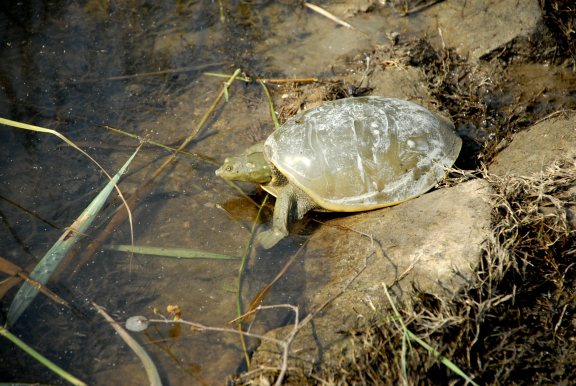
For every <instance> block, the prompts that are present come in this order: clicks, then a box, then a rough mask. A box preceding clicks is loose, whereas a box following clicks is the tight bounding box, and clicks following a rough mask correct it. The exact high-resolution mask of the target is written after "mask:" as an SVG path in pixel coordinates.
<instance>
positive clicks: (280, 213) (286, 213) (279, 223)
mask: <svg viewBox="0 0 576 386" xmlns="http://www.w3.org/2000/svg"><path fill="white" fill-rule="evenodd" d="M317 207H318V205H317V204H316V203H315V202H314V201H312V200H311V199H310V197H308V195H307V194H306V193H304V192H302V191H301V190H300V189H299V188H297V187H295V186H294V185H292V184H288V185H286V186H285V187H284V188H283V189H282V190H281V191H280V194H279V195H278V197H277V198H276V205H275V206H274V223H273V225H272V229H270V230H268V231H266V232H262V233H260V234H259V235H258V238H257V240H258V242H260V245H262V247H263V248H264V249H270V248H272V247H273V246H274V245H276V244H277V243H278V241H280V240H282V239H283V238H284V237H286V236H288V229H289V227H290V226H291V225H292V223H293V222H294V221H298V220H301V219H302V218H303V217H304V215H305V214H306V213H307V212H308V211H310V210H312V209H314V208H317Z"/></svg>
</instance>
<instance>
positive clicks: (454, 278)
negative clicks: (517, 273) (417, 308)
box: [252, 180, 491, 368]
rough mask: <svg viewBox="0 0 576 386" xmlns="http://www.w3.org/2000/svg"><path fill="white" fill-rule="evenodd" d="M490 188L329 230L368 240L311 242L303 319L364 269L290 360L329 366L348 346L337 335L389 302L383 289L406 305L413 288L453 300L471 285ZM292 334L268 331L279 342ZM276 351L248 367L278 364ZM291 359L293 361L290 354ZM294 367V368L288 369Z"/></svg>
mask: <svg viewBox="0 0 576 386" xmlns="http://www.w3.org/2000/svg"><path fill="white" fill-rule="evenodd" d="M490 192H491V189H490V187H489V185H488V184H487V183H486V182H485V181H483V180H473V181H469V182H466V183H463V184H460V185H458V186H455V187H452V188H446V189H439V190H436V191H434V192H431V193H428V194H424V195H423V196H420V197H418V198H416V199H414V200H411V201H408V202H405V203H402V204H400V205H397V206H393V207H389V208H384V209H380V210H375V211H372V212H365V213H360V214H355V215H351V216H348V217H340V218H336V219H333V220H330V221H329V222H328V224H329V225H342V226H346V227H349V228H352V229H354V230H356V231H359V232H363V233H366V234H371V235H372V237H373V239H374V250H373V249H372V246H371V241H370V239H369V238H368V237H366V236H362V235H360V234H358V233H355V232H352V231H350V230H345V229H341V228H334V227H331V226H322V227H320V228H319V229H318V230H317V231H316V232H315V233H314V234H313V235H312V236H311V238H310V241H309V243H308V245H307V249H306V254H305V256H304V258H303V263H304V269H303V271H304V272H306V275H307V283H308V285H307V289H306V291H305V293H308V294H311V295H310V297H309V298H308V299H304V300H303V302H302V303H305V304H306V306H305V307H306V309H305V310H304V311H307V312H309V311H310V310H313V309H315V308H316V307H318V306H319V305H320V304H322V303H324V302H325V301H326V299H328V298H330V296H331V295H332V294H334V293H336V292H338V291H340V290H341V289H342V288H343V287H344V286H345V285H346V283H347V282H348V281H349V280H350V278H352V277H353V275H354V274H355V272H356V271H357V270H359V269H360V268H361V267H362V265H363V261H364V259H365V257H366V256H368V255H370V254H371V253H372V251H374V253H373V254H372V255H370V257H369V258H368V260H367V268H366V270H365V271H364V272H362V274H361V275H360V276H359V277H358V278H356V280H355V281H354V282H352V284H351V285H350V287H349V288H348V289H347V290H346V292H345V293H344V294H342V295H341V296H340V297H339V298H337V299H336V300H335V301H334V302H332V303H331V304H330V305H329V306H328V307H327V308H326V309H325V310H323V311H322V313H321V315H322V316H320V317H317V318H315V319H314V320H313V321H312V322H311V323H309V324H308V325H307V326H306V327H305V328H304V329H303V330H302V331H301V332H300V333H299V334H298V336H297V338H296V340H295V341H294V343H293V346H292V350H291V352H292V353H293V355H292V357H293V358H294V359H293V360H294V361H296V362H297V364H298V365H301V366H305V367H308V368H309V367H310V366H311V365H312V364H313V363H317V362H318V361H322V362H326V361H329V360H330V358H331V357H332V356H333V355H335V354H337V353H338V352H340V351H341V350H342V349H343V347H345V346H346V339H345V338H342V336H341V335H339V334H338V333H337V332H336V331H339V330H346V329H349V328H352V327H353V326H354V325H355V324H356V323H357V322H358V320H361V319H362V318H363V317H364V315H368V314H369V313H371V312H372V311H371V310H372V309H373V308H372V307H373V306H375V307H378V306H379V304H381V303H383V302H387V300H385V299H386V295H385V293H384V291H383V288H382V284H383V283H384V284H386V285H387V286H389V287H391V293H392V294H393V296H394V297H395V299H396V301H398V302H408V301H409V299H410V296H409V295H410V293H412V292H413V288H414V287H417V288H418V289H419V290H422V291H426V292H433V293H435V294H438V295H440V296H442V295H443V296H447V297H451V296H454V295H455V294H456V293H458V292H459V291H461V290H462V289H463V288H464V287H466V285H467V284H468V283H469V282H471V281H473V280H474V278H475V274H474V270H475V268H476V267H477V265H478V263H479V260H480V258H481V256H482V250H483V249H482V248H483V245H484V242H485V240H486V238H487V235H488V232H489V229H490V218H491V215H490V213H491V209H490V203H489V198H490ZM291 329H292V326H287V327H282V328H280V329H277V330H274V331H271V332H270V333H269V334H270V336H274V337H283V336H286V334H287V333H288V332H289V331H290V330H291ZM279 352H281V350H280V348H279V347H276V345H275V344H270V343H266V342H265V343H263V344H262V346H261V347H260V348H258V349H257V350H256V352H255V353H254V356H253V359H252V364H253V366H254V365H270V364H272V363H276V364H277V363H278V358H279V357H278V355H277V354H278V353H279ZM294 353H296V354H294ZM293 364H295V363H293Z"/></svg>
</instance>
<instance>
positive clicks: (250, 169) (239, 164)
mask: <svg viewBox="0 0 576 386" xmlns="http://www.w3.org/2000/svg"><path fill="white" fill-rule="evenodd" d="M216 175H217V176H218V177H222V178H224V179H225V180H230V181H246V182H254V183H258V184H265V183H268V182H270V181H271V180H272V170H270V165H269V164H268V162H267V161H266V158H264V153H260V152H256V153H252V154H248V155H246V154H243V155H241V156H238V157H232V158H226V159H225V160H224V164H223V165H222V166H221V167H220V169H218V170H216Z"/></svg>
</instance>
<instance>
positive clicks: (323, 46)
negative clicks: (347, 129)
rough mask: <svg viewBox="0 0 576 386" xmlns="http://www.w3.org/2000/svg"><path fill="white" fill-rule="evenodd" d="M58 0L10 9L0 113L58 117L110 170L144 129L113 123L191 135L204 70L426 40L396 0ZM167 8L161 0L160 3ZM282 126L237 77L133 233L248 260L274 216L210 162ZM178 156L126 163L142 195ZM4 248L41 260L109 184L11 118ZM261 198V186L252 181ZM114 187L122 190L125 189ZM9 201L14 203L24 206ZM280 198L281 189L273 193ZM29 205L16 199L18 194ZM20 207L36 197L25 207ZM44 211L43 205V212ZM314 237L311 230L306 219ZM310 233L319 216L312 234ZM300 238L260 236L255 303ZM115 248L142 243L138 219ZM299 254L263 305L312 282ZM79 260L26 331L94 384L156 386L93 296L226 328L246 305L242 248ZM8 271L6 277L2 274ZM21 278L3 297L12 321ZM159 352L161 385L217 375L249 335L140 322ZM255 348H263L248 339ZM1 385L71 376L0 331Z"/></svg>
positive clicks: (252, 290)
mask: <svg viewBox="0 0 576 386" xmlns="http://www.w3.org/2000/svg"><path fill="white" fill-rule="evenodd" d="M158 3H159V4H152V3H142V2H140V1H125V2H108V1H99V0H93V1H88V2H77V1H56V2H53V3H50V4H44V3H34V4H32V5H28V4H24V3H16V4H14V5H10V6H5V9H4V12H3V13H2V14H1V15H0V43H1V47H0V56H1V58H2V61H1V63H0V82H1V87H2V88H1V90H0V91H1V92H0V116H1V117H4V118H8V119H12V120H16V121H20V122H25V123H29V124H34V125H37V126H41V127H46V128H50V129H55V130H58V131H59V132H60V133H62V134H64V135H65V136H67V137H68V138H69V139H70V140H72V141H74V142H76V143H78V144H79V145H80V146H81V147H82V148H84V149H87V151H88V153H89V154H90V155H91V156H92V157H94V158H95V159H96V160H97V161H98V162H99V163H100V164H101V165H102V166H103V167H104V168H106V170H107V171H108V172H109V173H112V172H115V171H116V170H117V169H118V168H119V167H120V166H121V165H122V164H123V163H124V162H125V160H126V159H127V157H129V155H130V154H131V152H132V151H133V149H134V148H135V147H136V146H137V144H138V141H137V140H135V139H131V138H128V137H126V136H123V135H121V134H118V133H116V132H112V131H110V130H108V129H107V127H113V128H117V129H120V130H123V131H126V132H129V133H133V134H136V135H139V136H144V135H148V136H149V139H150V140H153V141H157V142H160V143H165V144H178V143H179V142H181V141H182V140H183V139H184V138H186V137H187V136H188V135H190V133H191V132H192V131H193V130H194V129H195V127H196V126H197V125H198V123H199V122H200V120H201V119H202V117H203V116H204V114H205V113H206V112H207V111H208V109H209V107H210V105H211V104H212V103H213V101H214V100H215V98H216V96H217V95H218V93H219V92H220V89H221V87H222V79H221V78H214V77H208V76H204V75H203V73H204V72H205V71H211V72H219V73H227V74H231V73H232V72H233V71H234V69H235V68H238V67H241V68H242V69H243V70H245V71H246V72H248V73H249V74H250V75H251V76H262V77H270V78H271V77H281V78H285V77H311V76H317V77H324V76H331V75H332V71H333V70H334V68H335V67H336V68H338V67H339V66H341V67H342V68H341V69H343V68H344V67H345V66H346V63H345V62H344V61H342V60H341V58H342V55H344V54H348V53H354V52H357V51H358V50H359V49H361V48H363V47H368V46H370V45H371V44H385V43H386V42H387V37H386V36H387V33H390V32H402V33H409V34H415V36H421V35H424V34H427V33H428V32H429V31H428V29H429V27H426V26H425V24H423V23H422V22H421V21H420V20H419V19H418V17H412V18H403V17H400V16H399V15H398V13H397V12H395V11H394V10H393V9H392V8H386V7H384V8H382V9H379V10H376V11H374V12H371V13H360V14H358V15H357V16H356V17H354V19H353V21H352V23H355V24H356V26H358V27H361V29H362V31H363V33H359V32H357V31H353V30H349V29H346V28H344V27H341V26H338V25H336V24H335V23H334V22H332V21H330V20H328V19H326V18H324V17H322V16H319V15H317V14H315V13H313V12H312V11H310V10H308V9H306V8H301V7H298V6H290V5H289V4H283V3H280V2H270V3H269V4H264V3H252V2H245V3H242V4H237V3H233V2H227V4H226V2H224V3H225V4H226V8H225V9H224V12H223V15H224V20H222V19H221V13H220V9H219V6H218V2H209V1H190V2H186V1H177V2H158ZM160 4H161V5H160ZM272 130H273V125H272V123H271V119H270V115H269V110H268V107H267V104H266V101H265V97H264V94H263V92H262V89H261V86H260V85H257V84H244V83H242V82H241V81H237V82H236V83H234V85H233V86H232V87H231V90H230V100H229V102H228V103H225V104H224V103H222V102H221V103H220V105H219V106H218V107H217V108H216V110H215V113H214V114H213V115H212V116H211V117H210V118H209V119H208V120H207V122H206V124H205V125H204V126H203V127H202V129H201V130H200V131H199V132H198V136H197V137H196V138H195V140H194V141H193V142H192V143H191V144H190V145H189V146H188V147H187V150H188V151H190V152H193V153H196V154H198V155H199V156H200V158H198V157H190V156H186V155H181V156H179V157H178V158H177V159H176V161H175V162H174V163H173V164H172V165H171V166H170V167H168V168H167V169H166V170H165V171H164V172H163V173H162V174H161V175H160V177H159V178H158V179H157V181H156V183H155V185H154V188H153V189H152V191H151V192H150V194H149V197H148V198H147V199H146V201H145V202H144V203H143V204H142V205H141V206H139V207H138V208H137V209H136V210H135V211H134V219H135V220H134V243H135V244H136V245H141V246H150V247H172V248H192V249H201V250H204V251H209V252H216V253H220V254H226V255H229V256H243V255H244V251H245V249H246V245H247V244H248V243H249V240H250V229H252V226H253V224H254V222H255V221H257V230H258V231H259V230H263V229H265V228H266V227H267V226H268V225H269V223H270V220H271V218H270V217H271V210H272V206H271V205H270V204H267V205H266V206H265V207H264V209H263V211H262V216H261V217H260V218H259V219H258V220H257V214H258V207H257V206H256V205H255V204H254V203H252V202H251V201H250V200H248V199H246V198H244V197H242V196H241V195H240V193H239V192H238V191H237V190H235V189H233V188H231V187H230V186H229V185H228V184H226V183H224V182H223V181H221V180H219V179H217V178H216V177H215V176H214V170H215V169H216V166H215V162H216V163H217V162H218V161H221V160H222V159H223V158H224V157H226V156H228V155H231V154H236V153H239V152H241V151H242V150H243V149H245V148H246V147H248V146H250V145H252V144H254V143H255V142H258V141H261V140H263V139H264V138H266V136H267V135H268V134H269V133H270V132H271V131H272ZM170 154H171V153H170V152H168V151H167V150H164V149H161V148H159V147H155V146H151V145H146V146H145V147H144V148H143V149H142V150H141V151H140V153H139V154H138V156H137V158H136V160H135V161H134V162H133V164H132V165H131V166H130V169H129V171H128V172H127V173H126V174H125V175H124V176H123V179H122V180H121V183H120V187H121V189H122V190H123V191H124V192H125V193H128V194H130V193H131V192H133V191H134V190H135V189H136V187H137V186H138V185H139V184H140V183H141V182H142V181H143V180H144V179H145V178H146V177H148V176H150V175H151V174H152V173H154V171H155V170H156V169H157V168H158V167H159V166H160V165H161V164H162V163H163V162H164V161H165V160H166V158H167V157H168V156H169V155H170ZM0 175H1V176H2V180H1V183H0V196H2V197H1V198H0V211H1V213H0V217H1V218H2V222H3V224H2V225H1V226H0V240H1V241H0V245H1V246H2V248H1V256H2V257H4V258H6V259H8V260H10V261H11V262H13V263H14V264H17V265H18V266H20V267H28V266H33V265H34V264H35V262H36V261H38V260H39V259H41V258H42V256H43V255H44V254H45V253H46V252H47V250H48V249H49V248H50V246H51V245H52V243H54V242H55V241H56V240H57V239H58V237H59V236H60V235H61V234H62V233H63V231H64V228H65V227H66V226H69V225H70V224H71V223H72V222H73V221H74V220H75V218H76V217H77V216H78V215H79V214H80V213H81V211H82V210H83V209H84V208H85V207H86V206H87V205H88V204H89V203H90V201H91V200H92V199H93V198H94V197H95V196H96V194H97V192H98V191H99V190H100V189H101V188H102V187H103V186H104V185H105V184H106V183H107V179H106V178H105V177H104V176H103V174H102V173H101V172H99V171H98V170H97V168H96V166H95V165H94V164H92V163H91V162H90V161H89V160H88V159H87V158H86V157H85V156H83V155H81V154H80V153H78V152H77V151H75V150H73V149H72V148H70V147H69V146H67V145H63V142H62V141H61V140H59V139H57V138H56V137H54V136H50V135H47V134H38V133H32V132H27V131H23V130H20V129H12V128H7V127H3V128H2V129H1V130H0ZM239 185H240V186H241V188H242V189H243V190H244V192H245V193H246V194H247V195H248V196H249V197H250V199H251V200H253V201H255V202H256V203H258V204H260V203H262V201H263V199H264V194H263V193H262V192H261V191H259V190H258V189H256V188H255V187H254V186H252V185H250V184H239ZM114 196H115V195H114V194H113V195H112V197H111V198H110V201H112V200H113V199H114ZM11 202H12V203H11ZM269 203H270V201H269ZM15 204H17V205H15ZM118 205H119V204H118V203H117V202H116V201H114V202H113V203H112V204H111V205H109V206H108V207H107V208H106V209H105V210H104V212H103V213H102V214H101V216H100V218H99V219H98V220H97V221H96V224H97V225H101V226H100V227H99V228H98V229H95V227H93V228H92V229H90V230H89V232H88V235H89V237H88V238H86V239H85V240H84V241H83V242H82V245H81V248H79V250H78V251H77V254H78V256H81V255H82V252H83V250H85V249H86V247H87V245H88V244H89V243H90V241H91V239H93V238H95V237H97V236H98V234H99V233H100V231H101V230H102V228H103V227H104V226H105V225H106V224H107V220H108V219H109V218H111V217H112V216H113V215H114V214H115V210H116V209H117V208H118ZM24 209H25V210H24ZM32 213H33V214H34V215H32ZM300 228H301V229H303V230H302V232H301V233H304V234H305V233H309V232H310V229H312V228H310V227H308V228H307V225H306V224H304V225H300ZM306 229H308V230H306ZM303 240H305V237H304V236H298V235H294V236H291V237H289V238H287V239H286V240H285V241H283V242H281V243H280V244H279V246H277V247H275V248H273V249H272V250H271V251H263V250H262V249H259V248H256V249H254V248H252V246H251V247H250V248H249V249H248V254H247V256H246V258H247V260H246V265H245V267H244V271H243V273H242V278H241V284H240V288H239V291H240V297H239V298H240V302H239V307H240V309H241V310H243V311H245V310H247V309H248V307H249V306H250V303H251V302H252V301H253V299H254V298H255V297H256V295H257V294H258V293H259V291H261V290H262V289H263V288H264V287H265V286H266V285H267V284H268V283H270V282H271V280H272V279H273V278H274V277H275V276H276V274H277V273H278V272H279V271H280V270H281V269H282V267H283V266H284V264H285V263H286V262H287V261H288V260H289V259H290V257H291V256H292V255H293V254H294V253H295V252H296V251H297V249H298V248H299V246H300V245H301V243H302V242H303ZM107 242H108V243H111V244H129V243H130V229H129V227H128V226H127V224H124V225H122V226H121V227H120V228H118V229H117V230H116V231H115V232H114V234H113V236H112V238H111V239H110V240H109V241H107ZM304 258H305V255H302V256H301V258H299V259H296V261H295V263H294V264H293V265H292V266H291V267H290V268H289V270H288V271H287V272H286V274H285V275H284V276H283V277H282V279H281V280H280V281H278V282H277V283H276V284H275V285H274V289H273V291H272V292H271V293H270V294H269V295H268V297H267V298H266V299H265V303H266V304H280V303H291V304H298V305H300V306H301V307H302V308H303V309H304V310H305V311H306V304H301V302H300V299H301V297H302V294H303V293H304V291H305V290H306V288H307V285H308V283H307V281H306V273H305V272H303V270H302V268H301V267H302V265H301V264H299V261H300V262H301V261H302V259H304ZM78 261H79V257H76V258H75V260H74V261H72V263H71V264H70V266H69V267H68V268H67V269H65V270H64V272H63V273H62V274H60V275H59V276H58V278H56V279H54V280H53V281H52V282H51V283H49V287H50V288H51V289H52V290H53V291H54V292H56V293H58V294H59V295H60V296H62V297H63V298H65V299H66V300H67V301H69V302H70V303H71V304H72V305H73V306H74V308H73V310H72V311H70V310H67V309H62V308H61V307H59V306H56V305H54V304H53V303H52V302H51V301H50V300H47V299H46V298H45V297H43V296H39V297H38V298H37V299H36V300H35V301H34V302H33V303H32V305H31V307H30V308H29V309H28V310H27V311H26V312H25V313H24V315H23V316H22V317H21V319H20V320H19V321H18V322H17V323H16V325H15V326H14V328H13V332H14V333H15V334H16V335H17V336H19V337H20V338H21V339H22V340H24V341H25V342H27V343H28V344H30V345H32V346H33V347H34V348H35V349H36V350H37V351H39V352H40V353H42V354H43V355H45V356H46V357H47V358H49V359H50V360H52V361H53V362H55V363H56V364H57V365H59V366H61V367H63V368H64V369H66V370H68V371H70V372H71V373H72V374H74V375H76V376H77V377H79V378H81V379H83V380H85V381H88V382H89V383H90V384H107V385H111V384H119V385H120V384H126V383H145V382H146V378H145V373H144V371H143V369H142V365H141V363H140V362H139V360H138V359H137V357H136V356H135V355H134V354H133V353H132V351H131V350H130V349H129V348H128V347H127V345H126V344H125V343H124V342H123V341H122V340H121V339H120V338H119V337H118V336H117V335H116V334H115V333H114V331H113V329H112V328H111V327H110V326H108V325H107V324H106V323H105V322H104V321H103V319H102V318H101V317H99V316H98V315H97V314H96V313H95V311H94V309H93V308H92V307H91V302H96V303H98V304H99V305H101V306H103V307H105V309H106V310H107V312H108V313H109V314H111V315H112V316H113V317H114V318H115V319H116V320H118V321H121V322H123V321H125V320H126V319H127V318H128V317H129V316H133V315H144V316H147V317H153V310H154V309H158V310H159V312H161V313H163V314H166V312H165V310H166V307H167V306H168V305H178V306H179V307H180V309H181V310H182V317H183V318H184V319H187V320H190V321H195V322H199V323H204V324H207V325H215V326H220V325H222V324H224V323H225V322H226V321H228V320H231V319H233V318H235V317H236V316H237V314H238V304H237V300H236V294H235V293H234V292H233V291H234V288H236V287H237V283H238V273H239V269H240V262H239V261H238V260H211V259H195V260H187V259H176V258H167V257H154V256H147V255H142V254H136V255H134V258H133V259H131V258H130V256H129V255H128V254H125V253H120V252H110V251H107V250H105V249H102V250H100V251H99V252H98V253H97V254H96V255H95V256H94V257H93V258H92V259H91V260H90V261H89V262H88V264H86V265H85V266H84V267H83V268H82V269H81V270H80V272H79V273H78V274H77V275H76V276H75V277H74V278H70V277H69V276H70V274H71V272H72V270H73V267H74V266H75V265H76V264H78ZM4 277H5V276H2V279H3V278H4ZM15 291H16V290H15V289H12V290H11V291H9V292H8V293H7V294H6V295H5V296H4V298H3V299H2V303H1V311H2V316H1V320H0V322H2V323H4V322H5V317H6V313H7V310H8V308H9V306H10V302H11V299H12V298H13V297H14V295H15ZM291 320H292V319H291V315H290V314H288V313H286V312H284V311H280V310H279V311H274V312H269V313H267V314H263V313H262V314H260V315H259V316H258V318H257V319H256V320H255V322H254V323H253V324H252V325H251V331H253V332H255V333H263V332H265V331H267V330H269V329H271V328H275V327H278V326H281V325H283V324H287V323H290V322H291ZM132 335H133V336H134V337H135V338H136V339H137V340H138V341H139V342H140V343H141V344H142V345H143V347H144V348H145V349H146V350H147V352H148V353H149V354H150V355H151V357H152V359H153V360H154V362H155V363H156V365H157V367H158V369H159V371H160V374H161V377H162V379H163V382H164V383H165V384H214V383H216V382H218V383H222V382H224V380H225V378H226V376H227V375H228V374H233V373H236V372H239V371H243V370H245V369H246V362H245V359H244V352H243V351H244V350H243V347H242V344H241V341H240V339H239V337H238V336H237V335H233V334H221V333H198V332H193V331H190V330H189V329H187V328H185V327H183V326H182V327H181V328H178V327H174V328H172V327H170V326H167V325H156V326H153V327H150V328H149V329H148V330H147V331H146V333H138V334H136V333H135V334H132ZM246 345H247V350H248V352H250V351H251V350H253V349H254V348H255V347H256V346H257V342H256V341H254V340H247V341H246ZM0 358H1V359H0V381H18V382H35V381H42V382H45V383H50V382H51V383H57V382H60V380H59V378H58V377H57V376H56V375H54V374H53V373H51V372H49V371H48V370H47V369H46V368H44V367H43V366H42V365H40V364H38V363H37V362H36V361H34V360H33V359H31V358H30V357H29V356H27V355H25V354H24V353H23V352H22V351H20V350H19V349H14V348H13V347H12V345H11V344H10V343H9V342H8V341H6V340H0Z"/></svg>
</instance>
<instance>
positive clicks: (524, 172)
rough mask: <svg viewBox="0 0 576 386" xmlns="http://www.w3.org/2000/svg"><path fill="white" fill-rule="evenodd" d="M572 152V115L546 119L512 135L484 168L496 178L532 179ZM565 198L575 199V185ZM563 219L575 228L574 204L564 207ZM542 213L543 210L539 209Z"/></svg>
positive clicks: (575, 122) (575, 146)
mask: <svg viewBox="0 0 576 386" xmlns="http://www.w3.org/2000/svg"><path fill="white" fill-rule="evenodd" d="M574 151H576V114H574V113H572V114H571V115H569V116H568V117H560V118H556V119H548V120H546V121H543V122H540V123H539V124H537V125H534V126H532V127H531V128H529V129H528V130H524V131H521V132H519V133H517V134H516V135H514V137H513V140H512V143H510V145H508V147H507V148H505V149H504V150H502V151H501V152H500V153H499V154H498V155H497V156H496V158H495V160H494V162H493V163H492V164H491V165H490V166H489V167H488V171H490V172H491V173H494V174H498V175H504V174H512V175H516V176H527V177H529V176H532V175H534V174H538V173H541V172H543V171H545V170H546V168H547V167H548V166H550V165H551V164H552V163H553V162H554V160H556V159H558V158H559V157H564V156H567V155H569V154H571V153H572V154H573V152H574ZM565 194H566V195H572V197H574V196H576V185H574V186H572V188H571V189H569V190H568V191H567V192H565ZM565 210H566V218H567V220H568V221H569V222H570V224H571V226H572V228H576V205H567V206H566V208H565ZM543 211H544V212H545V208H544V209H543Z"/></svg>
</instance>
